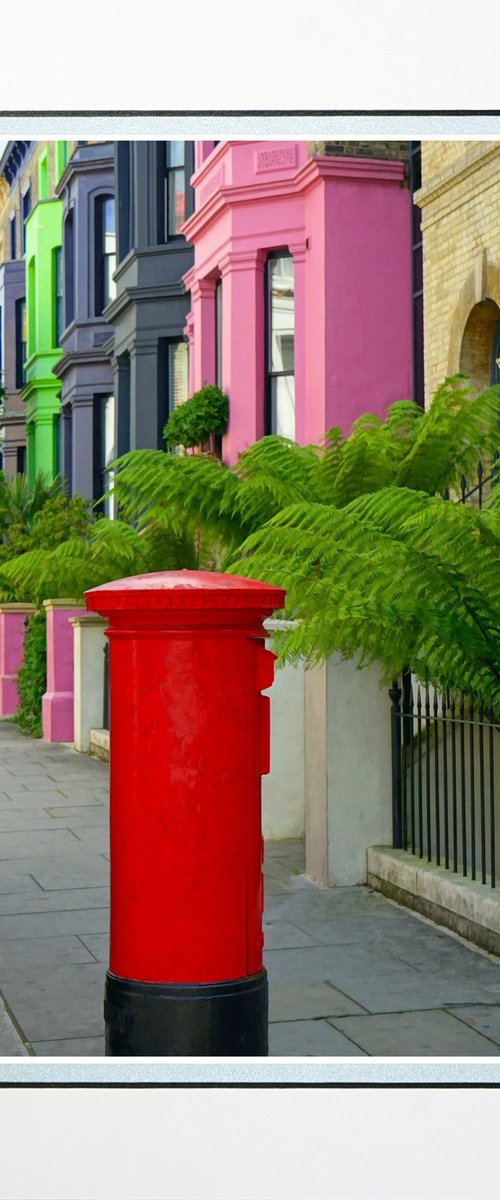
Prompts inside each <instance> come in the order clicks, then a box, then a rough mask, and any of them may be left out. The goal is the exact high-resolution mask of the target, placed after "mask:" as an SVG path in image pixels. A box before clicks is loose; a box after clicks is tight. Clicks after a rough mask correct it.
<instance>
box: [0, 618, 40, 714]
mask: <svg viewBox="0 0 500 1200" xmlns="http://www.w3.org/2000/svg"><path fill="white" fill-rule="evenodd" d="M34 612H35V609H34V607H33V605H32V604H2V605H0V716H2V717H11V716H12V715H13V713H15V712H16V709H17V706H18V702H19V698H18V694H17V672H18V671H19V668H20V666H21V665H22V661H23V650H24V634H25V625H24V620H25V617H27V616H31V614H32V613H34Z"/></svg>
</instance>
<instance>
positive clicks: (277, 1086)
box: [0, 1080, 500, 1091]
mask: <svg viewBox="0 0 500 1200" xmlns="http://www.w3.org/2000/svg"><path fill="white" fill-rule="evenodd" d="M110 1087H112V1088H122V1089H124V1088H131V1089H134V1090H136V1091H137V1090H140V1089H149V1090H151V1089H156V1090H159V1089H167V1090H172V1089H173V1090H179V1089H182V1090H184V1091H185V1090H186V1089H193V1088H203V1089H204V1090H207V1089H210V1088H224V1089H232V1088H251V1089H260V1090H262V1089H266V1090H272V1091H278V1090H281V1089H282V1088H288V1089H290V1088H300V1089H301V1090H307V1089H310V1088H314V1089H315V1090H316V1089H318V1088H319V1089H321V1090H322V1091H327V1090H330V1091H331V1090H332V1088H336V1089H337V1090H341V1089H342V1090H343V1089H348V1090H349V1091H353V1090H359V1091H366V1089H367V1088H368V1089H370V1088H371V1090H372V1091H373V1090H374V1089H376V1091H380V1090H383V1089H390V1090H394V1089H395V1088H404V1089H405V1090H408V1089H413V1090H415V1089H418V1088H433V1089H440V1090H450V1089H451V1090H452V1091H456V1089H457V1088H461V1089H462V1088H465V1089H467V1090H469V1091H470V1090H471V1089H474V1088H476V1089H477V1088H481V1089H483V1090H484V1089H485V1088H487V1089H488V1090H490V1091H492V1090H497V1091H498V1089H499V1088H500V1082H499V1083H488V1082H486V1081H485V1082H482V1083H479V1082H478V1083H470V1082H469V1081H465V1082H464V1083H451V1081H449V1080H447V1081H445V1082H442V1083H441V1082H439V1081H438V1080H431V1081H429V1083H425V1082H421V1083H413V1082H410V1081H407V1082H405V1081H401V1083H398V1082H396V1081H393V1082H392V1081H391V1082H389V1083H380V1082H379V1081H378V1080H375V1081H374V1082H373V1083H368V1082H367V1081H362V1082H358V1083H355V1082H350V1081H346V1082H345V1083H343V1082H341V1081H339V1082H338V1083H336V1082H331V1083H322V1082H319V1081H318V1082H314V1081H313V1080H310V1081H308V1082H307V1083H305V1082H303V1081H302V1082H300V1081H297V1083H293V1082H291V1081H289V1080H283V1081H281V1080H276V1081H274V1082H269V1083H264V1082H261V1081H260V1080H259V1081H257V1082H251V1081H250V1080H248V1081H247V1080H245V1081H242V1082H241V1083H239V1082H236V1081H234V1082H232V1081H230V1080H226V1082H221V1081H219V1080H214V1081H213V1083H212V1082H209V1081H207V1080H204V1081H203V1082H199V1083H190V1082H187V1081H182V1080H181V1081H179V1082H178V1083H176V1082H172V1083H169V1082H165V1081H162V1082H159V1083H153V1082H151V1081H150V1080H144V1081H142V1080H132V1081H131V1082H128V1081H126V1080H121V1081H117V1082H114V1081H113V1080H110V1082H109V1083H107V1082H104V1081H103V1080H98V1081H96V1082H95V1083H91V1082H90V1081H86V1080H85V1081H82V1080H78V1081H75V1083H71V1082H69V1081H68V1080H64V1081H61V1082H60V1083H58V1082H57V1081H56V1080H47V1081H46V1082H41V1083H38V1082H35V1083H28V1082H27V1081H25V1080H22V1081H21V1082H19V1083H16V1082H15V1081H14V1080H12V1081H11V1080H8V1081H6V1082H5V1083H0V1089H1V1088H6V1089H11V1088H64V1089H68V1088H87V1089H88V1088H90V1089H92V1090H94V1089H95V1088H110Z"/></svg>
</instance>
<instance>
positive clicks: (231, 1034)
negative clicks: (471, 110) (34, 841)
mask: <svg viewBox="0 0 500 1200" xmlns="http://www.w3.org/2000/svg"><path fill="white" fill-rule="evenodd" d="M284 595H285V593H284V592H283V591H282V590H281V589H280V588H275V587H269V586H268V585H267V584H263V583H257V582H255V581H253V580H247V579H239V578H237V577H236V576H231V575H222V574H216V573H212V572H197V571H166V572H160V573H158V574H151V575H136V576H135V577H132V578H130V579H121V580H117V581H115V582H113V583H108V584H104V586H103V587H98V588H93V589H92V590H91V591H88V592H86V594H85V599H86V603H87V607H88V608H89V609H91V610H93V611H96V612H99V613H101V615H102V616H105V617H106V618H107V620H108V622H109V628H108V630H107V634H108V636H109V642H110V764H111V949H110V963H109V971H108V973H107V977H106V998H105V1021H106V1053H107V1054H109V1055H198V1056H201V1055H247V1054H248V1055H265V1054H267V976H266V972H265V970H264V969H263V967H262V942H263V936H262V907H263V903H262V900H263V879H262V834H261V811H260V808H261V806H260V777H261V775H262V774H263V773H265V772H267V771H268V770H269V700H268V698H267V697H264V696H261V694H260V693H261V691H262V690H263V689H264V688H268V687H269V686H270V684H271V683H272V679H273V669H274V655H272V654H271V653H270V652H269V651H268V650H266V649H265V646H264V637H265V631H264V628H263V625H262V622H263V620H264V619H265V618H266V617H269V616H270V615H271V613H272V612H273V611H274V610H275V609H276V608H281V607H282V605H283V602H284Z"/></svg>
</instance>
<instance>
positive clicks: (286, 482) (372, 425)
mask: <svg viewBox="0 0 500 1200" xmlns="http://www.w3.org/2000/svg"><path fill="white" fill-rule="evenodd" d="M499 401H500V388H499V387H493V388H490V389H488V391H486V392H483V393H482V394H481V395H480V396H477V397H473V396H472V393H471V391H470V390H469V389H468V388H466V387H465V386H464V384H463V380H462V378H461V377H460V376H455V377H453V378H451V379H448V380H446V381H445V383H444V384H443V385H442V386H441V387H440V388H439V390H438V391H437V393H436V395H435V397H434V400H433V402H432V405H431V407H430V409H429V410H428V411H427V412H423V411H422V409H420V408H419V407H418V405H416V404H414V403H413V402H411V401H398V402H397V403H396V404H392V405H391V406H390V407H389V408H388V410H387V416H386V418H385V420H384V421H382V420H381V419H380V418H379V417H376V416H374V415H373V414H370V413H365V414H364V415H363V416H361V417H359V418H358V420H357V421H355V422H354V424H353V426H352V430H351V433H350V434H349V436H348V437H345V436H344V435H343V433H342V432H341V430H340V429H332V430H330V431H329V432H328V433H327V434H326V436H325V438H324V440H323V442H322V443H321V444H320V445H318V446H305V447H304V446H298V445H297V444H296V443H295V442H290V441H288V440H287V439H286V438H280V437H276V436H272V437H264V438H261V440H260V441H258V442H256V443H255V445H253V446H250V447H249V448H248V449H247V450H245V451H244V452H243V453H242V454H241V455H240V457H239V459H238V461H237V462H236V463H235V464H234V466H231V467H225V466H224V465H223V464H221V463H220V462H218V461H217V460H215V459H213V458H210V457H209V456H207V455H200V456H194V457H187V456H185V457H182V456H175V455H166V454H163V453H162V452H161V451H159V450H135V451H131V452H130V453H128V454H125V455H123V457H122V458H120V459H118V461H117V463H115V464H114V467H115V475H114V483H113V486H114V489H115V495H116V498H117V501H118V503H119V505H120V511H121V514H122V516H123V518H124V519H125V520H129V521H137V522H138V523H139V524H147V523H148V521H153V522H154V521H155V520H157V519H159V520H160V519H165V516H166V514H167V513H170V514H177V515H178V517H179V519H181V515H182V519H183V520H184V521H186V522H192V523H193V524H195V523H196V524H197V525H199V527H200V528H201V529H205V530H208V531H211V532H212V533H214V532H217V533H218V534H219V536H220V537H221V538H222V540H223V541H224V542H225V544H226V545H227V547H228V549H229V550H233V549H234V548H235V547H236V546H238V545H239V544H241V543H242V542H243V541H244V539H245V538H246V537H248V535H249V534H250V533H252V532H253V531H255V530H257V529H260V528H261V527H262V525H263V524H264V523H265V522H266V521H268V520H270V519H271V517H273V516H274V515H275V514H277V513H279V512H280V511H281V510H282V509H283V508H284V507H285V506H286V505H288V504H292V503H294V502H297V503H300V501H301V500H304V501H310V502H314V503H318V504H327V505H335V507H337V508H341V507H343V506H344V505H346V504H349V503H351V501H352V500H354V499H356V497H358V496H361V495H365V494H366V493H368V492H376V491H380V490H381V489H383V488H386V487H390V486H396V487H408V488H413V489H417V490H422V491H425V492H426V493H427V494H428V495H436V494H440V495H442V494H443V492H444V491H445V489H446V488H448V489H450V490H451V489H453V487H456V486H457V485H458V484H459V481H460V478H461V476H462V475H465V476H470V475H471V474H472V473H473V472H474V471H475V469H476V468H477V463H478V460H479V458H481V456H485V455H488V454H491V453H492V452H493V450H494V449H496V446H497V441H498V425H497V420H498V408H499Z"/></svg>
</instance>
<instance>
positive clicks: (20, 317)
mask: <svg viewBox="0 0 500 1200" xmlns="http://www.w3.org/2000/svg"><path fill="white" fill-rule="evenodd" d="M25 363H26V300H24V299H23V300H16V388H17V389H18V390H20V389H21V388H23V387H24V385H25V383H26V373H25Z"/></svg>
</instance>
